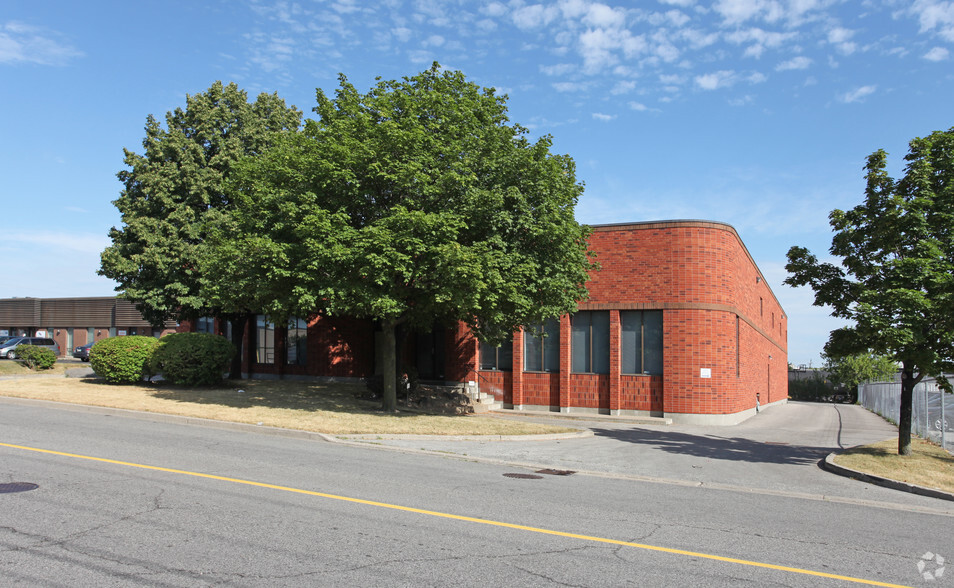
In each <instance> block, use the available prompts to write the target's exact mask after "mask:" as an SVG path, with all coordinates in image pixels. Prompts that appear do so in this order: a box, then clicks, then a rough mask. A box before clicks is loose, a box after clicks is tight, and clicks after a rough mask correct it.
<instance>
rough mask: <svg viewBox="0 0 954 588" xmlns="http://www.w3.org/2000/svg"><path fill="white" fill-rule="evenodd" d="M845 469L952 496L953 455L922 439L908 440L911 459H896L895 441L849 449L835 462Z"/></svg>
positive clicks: (907, 456) (953, 483) (896, 447)
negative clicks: (948, 493)
mask: <svg viewBox="0 0 954 588" xmlns="http://www.w3.org/2000/svg"><path fill="white" fill-rule="evenodd" d="M835 463H837V464H838V465H840V466H844V467H846V468H851V469H853V470H858V471H860V472H865V473H867V474H872V475H875V476H881V477H883V478H889V479H891V480H898V481H901V482H907V483H908V484H916V485H918V486H927V487H928V488H936V489H938V490H944V491H946V492H954V455H951V454H950V453H948V452H947V451H944V450H943V449H941V448H940V447H938V446H937V445H934V444H933V443H929V442H927V441H925V440H923V439H911V455H898V440H897V439H887V440H885V441H882V442H880V443H873V444H871V445H862V446H860V447H853V448H851V449H849V450H847V451H845V452H844V453H841V454H839V455H838V456H837V457H836V458H835Z"/></svg>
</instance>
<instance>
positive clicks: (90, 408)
mask: <svg viewBox="0 0 954 588" xmlns="http://www.w3.org/2000/svg"><path fill="white" fill-rule="evenodd" d="M0 400H2V401H3V402H7V403H10V404H18V405H21V406H49V407H56V408H62V409H65V410H72V411H76V412H86V413H92V414H108V415H122V416H127V417H130V418H137V419H142V420H150V421H156V422H163V423H173V424H184V425H199V426H203V427H209V428H213V429H222V430H226V431H241V432H248V433H259V434H264V435H271V436H273V437H286V438H289V439H309V440H312V441H326V442H330V443H341V444H346V445H356V446H363V447H368V446H369V445H373V442H374V441H376V440H379V439H380V440H386V439H405V440H428V439H430V440H434V439H441V440H444V441H555V440H562V439H578V438H582V437H592V436H593V435H594V433H593V431H590V430H588V429H587V430H581V431H576V432H573V433H550V434H544V435H396V434H393V435H387V434H349V433H342V434H337V433H318V432H316V431H305V430H302V429H285V428H282V427H270V426H265V425H253V424H251V423H237V422H234V421H218V420H214V419H204V418H201V417H190V416H182V415H174V414H165V413H162V412H149V411H144V410H131V409H127V408H112V407H108V406H96V405H92V404H76V403H73V402H60V401H55V400H37V399H35V398H19V397H17V396H0Z"/></svg>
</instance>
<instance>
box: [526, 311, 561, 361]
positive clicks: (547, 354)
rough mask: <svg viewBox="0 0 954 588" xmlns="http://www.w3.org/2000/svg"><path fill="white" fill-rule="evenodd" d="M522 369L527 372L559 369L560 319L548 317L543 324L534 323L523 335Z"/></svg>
mask: <svg viewBox="0 0 954 588" xmlns="http://www.w3.org/2000/svg"><path fill="white" fill-rule="evenodd" d="M523 342H524V343H523V348H524V363H523V366H524V370H526V371H528V372H558V371H560V321H559V320H558V319H550V320H548V321H547V322H546V323H545V324H544V325H543V331H542V333H541V330H540V326H539V325H534V326H533V327H532V328H531V329H528V330H527V331H526V333H525V334H524V337H523Z"/></svg>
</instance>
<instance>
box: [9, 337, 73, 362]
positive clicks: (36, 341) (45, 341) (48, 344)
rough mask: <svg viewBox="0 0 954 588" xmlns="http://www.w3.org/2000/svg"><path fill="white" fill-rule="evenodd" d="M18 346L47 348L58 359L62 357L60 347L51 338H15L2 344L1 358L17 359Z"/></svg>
mask: <svg viewBox="0 0 954 588" xmlns="http://www.w3.org/2000/svg"><path fill="white" fill-rule="evenodd" d="M17 345H34V346H36V347H45V348H47V349H49V350H50V351H52V352H53V353H54V355H56V356H57V357H59V356H60V346H59V345H58V344H57V343H56V341H54V340H53V339H50V338H49V337H14V338H13V339H8V340H7V341H4V342H3V343H0V357H6V358H7V359H16V358H17V352H16V349H17Z"/></svg>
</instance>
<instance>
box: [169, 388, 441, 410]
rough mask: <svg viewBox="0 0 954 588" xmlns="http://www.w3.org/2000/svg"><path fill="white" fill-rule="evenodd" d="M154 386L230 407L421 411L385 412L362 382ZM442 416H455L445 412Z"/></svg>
mask: <svg viewBox="0 0 954 588" xmlns="http://www.w3.org/2000/svg"><path fill="white" fill-rule="evenodd" d="M150 386H151V387H152V388H154V390H155V391H154V392H152V396H153V397H154V398H158V399H161V400H171V401H174V402H188V403H195V404H210V405H218V406H225V407H230V408H252V407H256V408H269V409H276V410H281V409H284V410H303V411H310V412H317V411H323V412H337V413H347V414H364V415H369V416H374V415H377V416H380V415H385V414H387V415H388V416H393V417H398V418H407V417H415V416H418V414H417V413H412V412H405V411H401V412H396V413H385V412H384V411H382V410H381V400H380V399H371V398H368V395H369V390H368V388H367V387H366V386H364V385H362V384H345V383H317V382H306V381H299V380H295V381H288V380H285V381H281V380H240V381H226V382H224V383H223V385H221V386H217V387H214V388H180V387H174V386H171V385H169V384H165V383H162V382H158V383H153V384H151V385H150ZM399 405H400V402H399ZM399 408H401V407H400V406H399ZM422 412H423V411H422ZM427 414H430V413H427ZM435 414H436V413H435ZM440 416H454V415H447V414H441V415H440Z"/></svg>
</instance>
